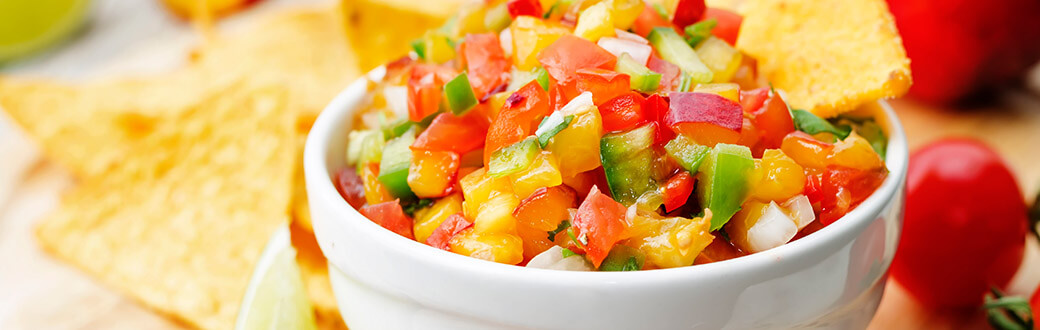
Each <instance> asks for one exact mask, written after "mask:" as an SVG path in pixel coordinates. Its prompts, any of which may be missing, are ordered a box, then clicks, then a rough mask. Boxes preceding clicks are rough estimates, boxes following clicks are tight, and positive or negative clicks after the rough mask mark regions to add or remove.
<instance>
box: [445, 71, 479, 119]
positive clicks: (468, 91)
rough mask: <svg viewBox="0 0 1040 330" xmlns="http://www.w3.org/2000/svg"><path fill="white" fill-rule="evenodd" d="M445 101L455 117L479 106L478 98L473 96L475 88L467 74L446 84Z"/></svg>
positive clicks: (462, 74)
mask: <svg viewBox="0 0 1040 330" xmlns="http://www.w3.org/2000/svg"><path fill="white" fill-rule="evenodd" d="M444 100H445V101H446V102H447V103H448V109H450V110H451V113H454V114H455V115H463V114H465V113H466V112H468V111H469V110H470V109H473V107H474V106H476V105H477V103H478V102H477V97H476V96H474V95H473V87H471V86H470V84H469V78H468V77H466V73H465V72H463V73H460V74H459V75H458V76H455V79H452V80H451V81H449V82H448V83H447V84H444Z"/></svg>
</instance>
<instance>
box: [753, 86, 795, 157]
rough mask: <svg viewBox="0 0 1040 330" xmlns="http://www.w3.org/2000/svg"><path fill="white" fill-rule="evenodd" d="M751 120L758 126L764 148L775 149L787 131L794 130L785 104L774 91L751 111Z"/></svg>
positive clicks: (792, 121) (792, 120) (789, 112)
mask: <svg viewBox="0 0 1040 330" xmlns="http://www.w3.org/2000/svg"><path fill="white" fill-rule="evenodd" d="M751 120H752V122H753V123H754V124H755V127H756V128H758V131H759V135H760V136H761V139H760V143H761V144H762V148H764V149H776V148H779V147H780V144H781V143H783V141H784V137H785V136H787V134H788V133H791V132H794V119H792V118H791V111H790V110H788V109H787V104H786V103H784V99H783V98H781V97H780V94H779V93H774V94H773V95H772V96H770V97H769V98H768V99H766V101H765V103H764V104H763V105H762V106H761V107H759V108H758V109H757V110H755V111H753V112H751Z"/></svg>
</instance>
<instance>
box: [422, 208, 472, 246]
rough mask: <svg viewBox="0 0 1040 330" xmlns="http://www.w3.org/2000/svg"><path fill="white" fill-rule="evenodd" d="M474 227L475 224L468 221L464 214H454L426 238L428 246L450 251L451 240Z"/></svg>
mask: <svg viewBox="0 0 1040 330" xmlns="http://www.w3.org/2000/svg"><path fill="white" fill-rule="evenodd" d="M472 225H473V223H472V222H469V221H468V220H466V217H464V216H462V213H456V214H452V215H451V216H448V218H447V219H444V222H441V225H440V226H437V229H434V230H433V233H431V234H430V237H428V238H426V244H429V245H430V246H432V247H435V248H438V249H441V250H445V251H447V250H449V249H450V245H449V243H451V238H452V237H454V236H455V235H456V234H458V233H459V232H461V231H462V230H464V229H466V228H469V227H470V226H472Z"/></svg>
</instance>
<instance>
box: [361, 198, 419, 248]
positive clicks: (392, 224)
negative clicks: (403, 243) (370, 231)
mask: <svg viewBox="0 0 1040 330" xmlns="http://www.w3.org/2000/svg"><path fill="white" fill-rule="evenodd" d="M358 211H360V212H361V215H364V216H365V217H366V218H368V219H369V220H372V222H375V223H376V224H378V225H380V226H383V228H386V229H389V230H390V231H392V232H395V233H397V234H398V235H401V236H404V237H407V238H408V239H411V240H414V239H415V235H413V234H412V218H409V217H408V215H406V214H404V210H403V209H401V200H399V199H395V200H392V201H389V202H384V203H379V204H376V205H365V206H362V207H361V209H360V210H358Z"/></svg>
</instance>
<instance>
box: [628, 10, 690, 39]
mask: <svg viewBox="0 0 1040 330" xmlns="http://www.w3.org/2000/svg"><path fill="white" fill-rule="evenodd" d="M658 26H669V27H673V28H674V26H672V22H669V21H668V18H667V17H664V16H661V14H659V13H658V12H657V10H656V9H654V7H653V6H651V5H650V2H646V5H645V8H643V11H642V12H640V13H639V16H636V21H635V23H632V31H633V32H635V33H636V34H638V35H641V36H643V37H644V38H646V36H648V35H650V31H652V30H653V29H654V28H655V27H658ZM676 32H679V33H680V35H681V33H682V32H680V31H679V30H676Z"/></svg>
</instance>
